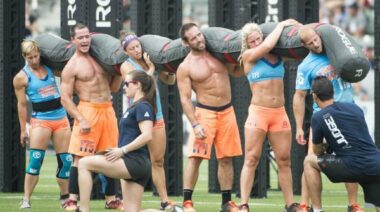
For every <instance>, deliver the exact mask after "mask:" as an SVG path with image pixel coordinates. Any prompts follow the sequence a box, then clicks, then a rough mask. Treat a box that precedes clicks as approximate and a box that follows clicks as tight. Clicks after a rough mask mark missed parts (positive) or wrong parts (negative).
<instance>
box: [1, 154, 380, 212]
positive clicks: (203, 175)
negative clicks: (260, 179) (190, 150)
mask: <svg viewBox="0 0 380 212" xmlns="http://www.w3.org/2000/svg"><path fill="white" fill-rule="evenodd" d="M184 163H186V160H185V162H184ZM56 164H57V162H56V157H55V154H53V153H47V154H46V157H45V159H44V164H43V166H42V169H41V174H40V179H39V183H38V184H37V186H36V189H35V190H34V193H33V195H32V198H31V204H32V208H31V209H28V210H26V211H28V212H53V211H64V210H63V209H60V207H59V201H58V199H59V190H58V185H57V184H56V182H55V171H56V167H57V165H56ZM184 167H186V164H184ZM207 171H208V169H207V161H204V162H203V163H202V165H201V170H200V175H199V178H198V183H197V186H196V188H195V191H194V194H193V201H194V203H195V209H196V210H197V211H198V212H209V211H210V212H214V211H215V212H216V211H219V208H220V201H221V197H220V195H219V194H209V193H208V192H207V191H208V188H207V186H208V173H207ZM235 174H240V173H235ZM271 176H272V177H271V185H272V187H273V186H275V187H277V176H276V175H275V174H271ZM322 176H323V192H322V203H323V209H324V211H334V212H335V211H336V212H345V211H347V206H346V205H347V197H346V196H347V194H346V191H345V187H344V184H333V183H331V182H329V181H328V180H327V178H326V177H325V176H324V175H322ZM379 189H380V188H379ZM267 196H268V198H266V199H251V200H250V207H251V211H254V212H260V211H265V212H266V211H268V212H270V211H283V207H284V202H283V199H282V193H281V192H280V191H268V194H267ZM21 198H22V193H0V211H4V212H5V211H6V212H8V211H20V209H19V202H20V200H21ZM170 198H171V199H172V200H175V201H177V202H178V203H181V202H182V197H170ZM233 200H234V201H235V202H239V200H238V199H237V198H236V197H235V195H233ZM299 200H300V196H295V201H299ZM358 201H359V204H360V205H361V206H362V207H364V200H363V193H362V190H361V188H360V187H359V197H358ZM159 204H160V200H159V197H156V196H153V195H152V192H145V193H144V198H143V203H142V207H143V208H144V209H147V208H155V209H158V207H159ZM91 211H92V212H96V211H109V210H105V209H104V200H94V201H91ZM365 211H375V209H373V208H365Z"/></svg>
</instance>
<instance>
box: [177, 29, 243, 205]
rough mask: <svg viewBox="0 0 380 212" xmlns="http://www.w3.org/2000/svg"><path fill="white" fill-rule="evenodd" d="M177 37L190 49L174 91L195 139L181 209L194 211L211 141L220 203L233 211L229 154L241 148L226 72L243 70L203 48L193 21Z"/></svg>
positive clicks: (235, 72) (181, 65)
mask: <svg viewBox="0 0 380 212" xmlns="http://www.w3.org/2000/svg"><path fill="white" fill-rule="evenodd" d="M180 36H181V38H182V41H183V42H184V44H185V45H186V46H188V47H189V48H190V49H191V51H190V53H189V54H188V55H187V57H186V58H185V60H184V61H183V62H182V63H181V64H180V66H179V68H178V71H177V79H178V80H177V82H178V90H179V93H180V98H181V103H182V108H183V111H184V113H185V114H186V116H187V118H188V120H189V121H190V123H191V125H192V127H193V130H194V134H195V140H193V141H190V144H189V153H190V154H189V162H188V165H187V168H186V171H185V172H184V173H185V176H184V186H183V187H184V191H183V195H184V202H183V209H184V211H185V212H193V211H195V209H194V208H193V202H192V193H193V189H194V187H195V184H196V181H197V178H198V174H199V166H200V164H201V162H202V160H203V159H206V160H209V159H210V157H211V147H212V145H213V144H214V145H215V152H216V157H217V160H218V179H219V183H220V188H221V192H222V206H223V208H228V209H233V210H235V211H237V206H236V204H235V203H234V202H232V201H231V189H232V183H233V166H232V157H236V156H240V155H242V149H241V143H240V135H239V129H238V126H237V122H236V117H235V112H234V109H233V107H232V105H231V86H230V80H229V76H228V74H229V73H230V74H231V75H233V76H241V75H243V72H242V71H240V70H235V66H233V65H231V66H230V67H227V65H226V64H223V63H221V62H220V61H219V60H217V59H216V58H215V57H213V56H212V55H211V54H210V53H209V52H208V51H207V50H206V42H205V38H204V36H203V34H202V32H201V31H200V30H199V28H198V26H197V25H196V24H194V23H188V24H185V25H183V26H182V28H181V30H180ZM236 67H237V68H239V66H236ZM192 90H193V91H194V92H195V93H196V95H197V105H196V108H194V106H193V105H192V102H191V91H192ZM228 209H227V210H228Z"/></svg>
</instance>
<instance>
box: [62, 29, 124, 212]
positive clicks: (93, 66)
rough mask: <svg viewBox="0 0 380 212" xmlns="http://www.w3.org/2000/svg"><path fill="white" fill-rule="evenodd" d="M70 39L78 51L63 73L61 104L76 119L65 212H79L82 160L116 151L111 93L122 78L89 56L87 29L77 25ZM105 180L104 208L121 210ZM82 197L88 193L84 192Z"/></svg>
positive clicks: (112, 183) (111, 181) (112, 185)
mask: <svg viewBox="0 0 380 212" xmlns="http://www.w3.org/2000/svg"><path fill="white" fill-rule="evenodd" d="M70 35H71V39H72V42H73V43H74V44H75V45H76V47H77V50H76V52H75V54H74V55H73V56H72V57H71V59H70V60H69V62H68V63H67V65H66V66H65V68H64V69H63V71H62V76H61V77H62V82H61V92H62V97H61V101H62V105H63V106H64V107H65V108H66V110H67V112H68V113H69V114H70V115H71V117H73V118H74V119H75V121H74V126H73V131H72V134H71V140H70V146H69V152H70V153H72V154H73V155H74V164H73V166H72V167H71V171H70V183H69V191H70V200H71V204H70V205H69V206H68V208H66V210H69V209H70V210H76V209H77V198H78V194H79V188H78V162H79V159H80V158H82V157H85V156H89V155H94V154H95V153H101V152H104V151H106V150H108V149H110V148H114V147H117V142H118V135H119V133H118V125H117V119H116V116H115V111H114V109H113V107H112V101H111V98H112V96H111V92H117V91H118V90H119V88H120V84H121V81H122V78H121V76H119V75H114V76H111V75H110V74H107V72H106V71H105V70H104V69H103V68H102V67H101V66H100V65H99V63H97V62H96V61H95V59H94V58H93V57H91V56H90V54H89V50H90V45H91V36H90V32H89V29H88V27H87V26H85V25H83V24H80V23H78V24H76V25H74V26H73V27H72V28H71V30H70ZM73 92H75V93H76V94H77V95H78V97H79V100H80V102H79V105H78V106H76V105H75V103H74V102H73V98H72V97H73ZM106 179H107V188H106V194H105V195H106V204H105V208H106V209H122V203H121V201H120V200H118V199H116V198H115V193H116V191H115V180H114V179H111V178H106ZM85 182H87V181H85ZM88 182H90V181H88ZM71 194H76V195H71ZM82 195H85V192H82V191H81V197H82ZM87 195H89V194H87ZM86 199H89V198H81V201H84V200H86ZM87 205H88V204H87Z"/></svg>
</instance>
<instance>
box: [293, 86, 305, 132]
mask: <svg viewBox="0 0 380 212" xmlns="http://www.w3.org/2000/svg"><path fill="white" fill-rule="evenodd" d="M305 99H306V90H296V92H295V93H294V96H293V112H294V119H295V121H296V127H297V129H302V126H303V119H304V117H305Z"/></svg>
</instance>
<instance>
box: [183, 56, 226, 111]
mask: <svg viewBox="0 0 380 212" xmlns="http://www.w3.org/2000/svg"><path fill="white" fill-rule="evenodd" d="M179 70H180V71H183V72H185V73H184V74H185V75H187V76H188V77H189V78H190V81H191V88H192V89H193V90H194V91H195V93H196V94H197V102H199V103H202V104H205V105H208V106H223V105H226V104H228V103H230V102H231V86H230V79H229V76H228V72H227V68H226V66H225V65H223V64H222V63H221V62H220V61H218V60H217V59H216V58H215V57H213V56H212V55H210V54H209V53H205V54H204V55H201V56H194V55H191V54H189V55H188V56H187V57H186V58H185V60H184V61H183V63H182V64H181V65H180V69H179Z"/></svg>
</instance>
